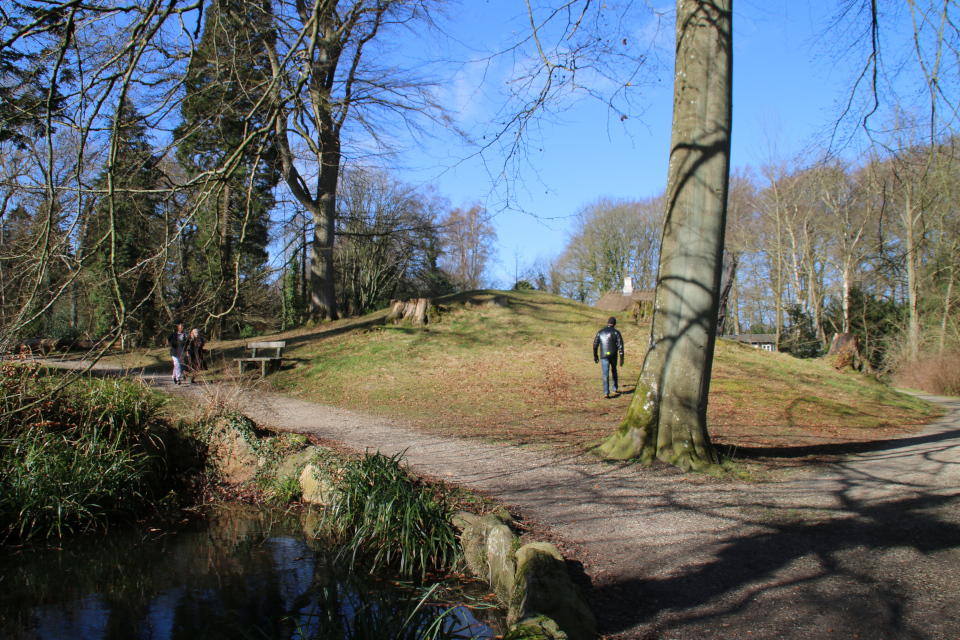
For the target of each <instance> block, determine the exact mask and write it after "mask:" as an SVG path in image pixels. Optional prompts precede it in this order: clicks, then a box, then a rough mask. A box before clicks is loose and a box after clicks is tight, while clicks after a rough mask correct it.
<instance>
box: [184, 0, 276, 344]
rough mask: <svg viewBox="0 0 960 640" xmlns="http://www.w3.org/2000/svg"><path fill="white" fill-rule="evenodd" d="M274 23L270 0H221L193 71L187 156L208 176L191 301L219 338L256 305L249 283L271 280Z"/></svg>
mask: <svg viewBox="0 0 960 640" xmlns="http://www.w3.org/2000/svg"><path fill="white" fill-rule="evenodd" d="M270 28H271V13H270V5H269V3H262V4H258V3H256V2H249V1H248V0H218V1H217V2H214V3H213V4H212V5H210V7H209V8H208V9H207V13H206V18H205V23H204V31H203V35H202V37H201V40H200V43H199V45H198V47H197V50H196V52H195V54H194V56H193V59H192V61H191V64H190V66H189V68H188V70H187V78H186V97H185V99H184V101H183V104H182V106H181V115H182V117H183V124H182V125H181V126H180V127H179V128H178V130H177V135H178V137H179V138H180V143H179V146H178V151H177V155H178V159H179V160H180V162H181V164H183V165H184V167H185V168H186V169H187V171H188V173H189V175H190V176H191V177H192V178H195V179H197V178H198V179H199V180H198V184H199V185H200V193H199V194H198V197H199V199H200V201H201V202H202V204H201V206H200V207H199V208H198V214H197V217H196V219H195V220H194V221H193V222H194V223H195V225H196V227H197V233H196V239H195V241H196V242H197V243H198V246H199V247H200V248H201V249H200V250H198V251H195V252H193V255H194V256H195V258H196V262H194V263H192V264H187V265H184V268H185V270H187V271H186V272H185V273H184V274H183V275H182V277H183V278H184V279H186V280H188V281H190V282H192V283H193V285H194V287H195V290H192V291H186V292H184V296H185V299H184V300H182V301H181V306H182V307H186V308H195V307H198V306H200V307H203V306H208V308H207V309H204V311H206V312H207V313H208V314H209V316H208V317H209V320H210V321H209V323H208V326H209V327H210V330H211V335H212V336H213V337H215V338H216V337H219V335H220V333H221V331H222V330H223V329H224V328H225V327H227V326H233V327H234V328H236V327H237V324H238V318H239V316H240V314H241V313H242V312H243V311H244V309H245V307H246V306H248V301H247V300H246V299H245V297H244V293H243V292H244V286H247V287H251V286H257V285H258V284H263V282H262V280H263V278H264V277H265V270H264V267H265V264H266V262H267V243H268V230H269V221H270V218H269V216H270V210H271V209H272V208H273V206H274V197H273V189H274V187H275V186H276V184H277V182H278V181H279V173H278V171H277V168H276V161H275V155H276V154H275V147H274V146H273V145H272V143H271V140H270V137H269V136H268V135H264V134H263V133H262V132H263V130H264V128H265V127H266V123H265V121H264V119H265V117H266V116H265V113H266V110H265V109H263V108H262V105H261V101H262V96H263V91H264V87H265V84H266V83H267V82H268V79H269V77H270V73H269V61H268V60H267V58H266V56H265V54H264V52H263V46H262V38H263V37H268V36H264V35H263V33H264V32H266V31H269V29H270Z"/></svg>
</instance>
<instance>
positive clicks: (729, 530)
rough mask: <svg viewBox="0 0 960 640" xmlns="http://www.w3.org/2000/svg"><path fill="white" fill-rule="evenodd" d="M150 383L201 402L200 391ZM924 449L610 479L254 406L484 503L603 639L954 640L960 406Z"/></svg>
mask: <svg viewBox="0 0 960 640" xmlns="http://www.w3.org/2000/svg"><path fill="white" fill-rule="evenodd" d="M153 382H154V384H156V385H157V386H159V387H160V388H161V389H163V390H165V391H174V390H175V391H177V392H179V393H184V394H189V395H193V396H198V397H199V396H202V394H203V393H204V392H205V391H204V388H203V387H202V386H200V385H196V386H193V387H174V386H173V385H172V384H171V383H170V381H169V378H166V377H159V376H158V377H157V378H156V379H154V380H153ZM929 399H931V400H933V401H934V402H938V403H940V404H942V405H943V406H945V407H946V408H947V409H948V413H947V415H946V416H945V417H944V418H943V419H941V420H939V421H938V422H937V423H935V424H933V425H930V426H929V427H927V428H926V429H925V430H923V431H922V432H921V433H919V434H917V435H915V436H913V437H909V438H904V439H901V440H896V441H889V442H886V443H883V444H881V445H879V448H877V449H875V450H874V451H873V452H871V453H868V454H862V455H858V456H854V457H852V458H851V459H850V460H849V461H848V462H846V463H844V464H841V465H835V466H831V467H827V468H823V469H820V470H817V471H806V472H798V473H795V474H793V475H791V476H790V477H789V479H787V480H783V481H778V482H766V483H756V482H741V481H731V480H726V481H716V480H713V479H709V478H704V477H702V476H700V475H697V474H683V473H681V472H679V471H677V470H675V469H673V468H654V469H648V468H645V467H642V466H638V465H630V464H617V465H611V464H603V463H599V462H597V461H596V460H594V459H591V458H585V457H581V456H569V457H557V456H556V455H554V454H552V453H551V452H548V451H544V452H539V451H534V450H532V449H530V448H517V447H511V446H508V445H504V444H484V443H479V442H476V441H466V440H459V439H454V438H446V437H437V436H433V435H430V434H428V433H424V432H422V431H417V430H415V429H413V428H410V427H409V426H405V425H403V424H399V423H396V422H391V421H387V420H384V419H380V418H373V417H370V416H364V415H360V414H357V413H353V412H349V411H344V410H340V409H336V408H332V407H327V406H322V405H317V404H312V403H308V402H303V401H299V400H295V399H291V398H287V397H284V396H280V395H276V394H268V393H259V392H251V393H248V394H245V396H244V406H243V407H242V409H243V410H244V411H245V413H247V414H248V415H250V416H251V417H252V418H254V419H255V420H257V421H258V422H259V423H261V424H264V425H265V426H270V427H273V428H275V429H281V430H285V431H294V432H299V433H304V434H309V435H311V436H316V437H319V438H322V439H325V440H332V441H337V442H339V443H342V444H343V445H345V446H346V447H349V448H351V449H355V450H360V451H363V450H372V451H375V450H379V451H380V452H382V453H385V454H391V455H392V454H394V453H397V452H400V451H405V455H406V459H407V461H408V462H409V464H410V467H411V468H412V469H413V470H414V471H415V472H418V473H421V474H426V475H430V476H434V477H439V478H447V479H449V480H451V481H454V482H456V483H457V484H460V485H462V486H465V487H468V488H471V489H476V490H479V491H481V492H483V493H484V494H486V495H490V496H492V497H494V498H495V499H497V500H498V501H501V502H503V503H505V504H507V505H510V506H514V507H517V508H518V509H519V510H520V512H521V513H522V514H523V516H524V517H525V518H528V519H530V518H532V519H534V520H535V521H537V522H538V523H543V524H545V525H547V526H548V527H549V529H550V530H551V532H552V533H553V534H554V535H555V536H556V537H557V538H559V539H560V540H561V541H563V542H564V543H566V545H565V551H566V552H567V553H568V554H571V555H572V556H573V557H574V558H575V562H574V563H573V565H572V568H573V569H574V571H579V570H581V569H582V572H583V574H585V575H584V576H583V577H584V579H585V580H588V581H589V587H588V598H589V600H590V602H591V606H592V607H593V608H594V611H595V612H596V613H597V617H598V620H599V622H600V629H601V632H602V633H603V634H605V637H609V638H651V639H652V638H663V639H666V638H678V639H691V640H692V639H693V638H697V639H700V638H738V637H743V638H829V637H845V638H878V639H879V638H911V639H912V638H951V639H957V638H960V510H958V505H960V499H958V498H960V400H957V399H947V398H929Z"/></svg>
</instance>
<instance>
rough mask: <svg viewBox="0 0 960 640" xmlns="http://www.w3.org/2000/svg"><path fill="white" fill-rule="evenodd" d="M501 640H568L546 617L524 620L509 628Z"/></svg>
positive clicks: (554, 623)
mask: <svg viewBox="0 0 960 640" xmlns="http://www.w3.org/2000/svg"><path fill="white" fill-rule="evenodd" d="M503 640H569V636H568V635H567V634H565V633H564V632H563V631H562V630H561V629H560V627H559V626H557V623H556V622H554V621H553V620H551V619H550V618H548V617H547V616H543V615H540V616H532V617H530V618H524V619H523V620H521V621H520V622H518V623H516V624H515V625H513V626H511V627H510V631H508V632H507V635H505V636H503Z"/></svg>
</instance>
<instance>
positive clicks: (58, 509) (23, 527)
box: [0, 365, 161, 539]
mask: <svg viewBox="0 0 960 640" xmlns="http://www.w3.org/2000/svg"><path fill="white" fill-rule="evenodd" d="M62 382H63V379H62V378H61V377H59V374H51V373H50V372H48V371H46V370H44V369H43V368H42V367H37V366H34V365H6V366H4V367H3V368H2V369H0V539H4V538H7V537H10V536H13V537H16V538H20V539H28V538H32V537H50V536H62V535H64V534H67V533H71V532H77V531H87V530H90V529H93V528H97V527H104V526H106V524H107V522H108V519H109V517H110V516H111V515H115V514H128V513H132V512H134V511H135V510H136V509H137V508H138V507H139V506H140V505H141V504H143V503H144V502H145V500H146V497H147V495H148V494H149V493H150V492H151V490H152V488H153V487H154V486H155V485H156V484H157V482H158V481H159V477H160V473H159V468H158V467H159V460H157V459H156V458H154V457H153V456H151V455H150V454H149V453H148V451H154V450H157V449H158V447H157V446H156V443H154V442H153V440H154V439H155V436H154V434H153V429H154V427H157V426H158V420H159V409H160V406H161V402H160V400H159V399H158V398H157V397H156V396H155V395H154V394H153V393H152V392H151V391H150V390H149V389H147V388H146V387H145V386H144V385H142V384H140V383H138V382H135V381H130V380H120V379H111V380H97V379H89V378H84V379H77V380H74V381H72V382H71V383H70V384H68V385H66V386H64V385H63V384H62Z"/></svg>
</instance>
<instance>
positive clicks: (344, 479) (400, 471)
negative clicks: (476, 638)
mask: <svg viewBox="0 0 960 640" xmlns="http://www.w3.org/2000/svg"><path fill="white" fill-rule="evenodd" d="M400 457H401V454H396V455H394V456H392V457H387V456H384V455H382V454H380V453H376V454H367V455H365V456H363V457H361V458H357V459H354V460H349V461H347V462H346V463H345V465H344V466H343V467H342V468H341V470H340V472H339V474H340V475H339V478H338V479H337V482H336V485H337V491H336V492H334V495H335V497H334V499H333V501H332V504H331V505H329V506H328V508H327V509H326V511H325V512H324V517H323V522H322V524H323V526H324V529H325V531H326V532H327V533H328V534H329V535H332V536H333V538H334V540H335V541H336V542H339V543H341V544H343V545H344V547H343V548H344V552H343V553H344V554H349V555H350V556H351V561H352V562H353V563H354V564H357V563H358V562H360V563H363V564H364V565H366V566H369V567H371V570H376V569H379V568H381V567H386V566H389V567H392V568H394V569H396V570H397V571H399V573H400V574H401V575H404V576H413V575H414V574H417V573H419V574H420V577H425V576H426V574H427V572H428V571H444V570H447V569H449V568H451V567H452V566H453V565H454V563H455V562H456V561H457V560H458V558H459V553H460V551H459V544H458V541H457V534H456V530H455V529H454V528H453V525H452V524H451V522H450V521H451V517H452V515H453V507H452V500H451V499H450V497H449V496H448V494H447V490H446V488H445V487H444V486H443V485H440V486H430V485H427V484H425V483H424V482H423V481H421V480H419V479H417V478H414V477H412V476H411V475H410V474H409V473H407V471H406V470H405V469H404V468H403V467H402V466H401V465H400Z"/></svg>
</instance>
